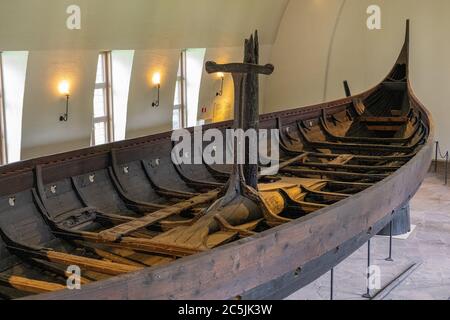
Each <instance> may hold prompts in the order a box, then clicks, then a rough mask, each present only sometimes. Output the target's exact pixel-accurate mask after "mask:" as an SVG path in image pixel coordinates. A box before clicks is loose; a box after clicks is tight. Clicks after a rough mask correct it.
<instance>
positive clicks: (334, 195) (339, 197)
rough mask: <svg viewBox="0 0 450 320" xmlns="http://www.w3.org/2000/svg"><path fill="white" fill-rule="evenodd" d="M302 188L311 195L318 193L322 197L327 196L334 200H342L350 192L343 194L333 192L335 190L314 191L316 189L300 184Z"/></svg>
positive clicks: (348, 195)
mask: <svg viewBox="0 0 450 320" xmlns="http://www.w3.org/2000/svg"><path fill="white" fill-rule="evenodd" d="M302 189H303V190H304V191H306V192H308V193H309V194H312V195H318V196H321V197H324V198H328V199H329V200H335V201H340V200H344V199H347V198H348V197H350V196H351V195H350V194H343V193H335V192H324V191H316V190H312V189H310V188H308V187H305V186H302Z"/></svg>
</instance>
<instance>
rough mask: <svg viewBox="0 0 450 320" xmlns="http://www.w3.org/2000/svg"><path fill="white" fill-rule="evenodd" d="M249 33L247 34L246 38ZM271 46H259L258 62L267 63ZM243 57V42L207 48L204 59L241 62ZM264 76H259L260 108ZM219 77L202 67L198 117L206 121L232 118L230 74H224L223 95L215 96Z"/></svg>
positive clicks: (262, 97) (232, 102) (262, 102)
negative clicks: (223, 46)
mask: <svg viewBox="0 0 450 320" xmlns="http://www.w3.org/2000/svg"><path fill="white" fill-rule="evenodd" d="M249 36H250V34H249V35H248V36H247V38H248V37H249ZM271 50H272V46H271V45H263V46H261V47H260V63H261V64H266V63H269V62H270V61H269V57H270V54H271ZM243 59H244V49H243V42H242V46H240V47H228V48H208V49H207V50H206V55H205V61H215V62H217V63H220V64H222V63H230V62H242V61H243ZM266 79H267V77H266V76H260V109H261V111H262V110H263V109H262V107H263V105H264V97H265V96H264V94H263V92H264V86H265V83H266ZM220 83H221V80H220V78H218V77H217V75H215V74H208V73H207V72H206V70H204V69H203V75H202V83H201V87H200V97H199V110H198V118H199V119H204V120H207V122H210V121H213V122H219V121H225V120H230V119H232V118H233V106H234V105H233V104H234V99H233V97H234V88H233V80H232V77H231V75H225V81H224V86H223V95H222V96H216V93H217V92H218V91H219V90H220ZM203 107H205V108H206V112H205V113H202V108H203Z"/></svg>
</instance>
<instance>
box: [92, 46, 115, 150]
mask: <svg viewBox="0 0 450 320" xmlns="http://www.w3.org/2000/svg"><path fill="white" fill-rule="evenodd" d="M98 57H99V58H100V57H101V63H102V64H101V67H102V69H103V82H101V83H97V78H96V80H95V87H94V97H95V91H96V90H98V89H101V90H102V93H103V103H104V110H105V115H104V116H101V117H96V116H95V105H93V114H92V133H91V145H92V146H97V145H100V143H97V141H95V125H96V124H98V123H104V124H105V144H106V143H110V142H113V141H114V122H113V119H114V103H113V92H112V86H113V84H112V81H113V79H112V63H111V62H112V61H111V51H102V52H100V53H99V55H98ZM98 68H99V64H98V63H97V72H96V76H97V73H98Z"/></svg>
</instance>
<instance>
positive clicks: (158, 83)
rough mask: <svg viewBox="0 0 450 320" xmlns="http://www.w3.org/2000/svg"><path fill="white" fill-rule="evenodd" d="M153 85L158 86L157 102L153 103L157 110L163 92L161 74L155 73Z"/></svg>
mask: <svg viewBox="0 0 450 320" xmlns="http://www.w3.org/2000/svg"><path fill="white" fill-rule="evenodd" d="M152 82H153V85H155V86H156V90H157V98H156V101H153V102H152V107H153V108H157V107H159V98H160V90H161V74H160V73H159V72H157V73H155V74H154V75H153V77H152Z"/></svg>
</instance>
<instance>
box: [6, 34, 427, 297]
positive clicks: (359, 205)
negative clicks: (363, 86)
mask: <svg viewBox="0 0 450 320" xmlns="http://www.w3.org/2000/svg"><path fill="white" fill-rule="evenodd" d="M408 27H409V25H408ZM408 48H409V28H408V29H407V35H406V41H405V44H404V46H403V49H402V51H401V54H400V56H399V58H398V60H397V62H396V63H395V66H394V68H393V69H392V71H391V72H390V73H389V75H388V76H387V77H386V78H385V79H384V80H383V81H382V82H381V83H380V84H379V85H377V86H376V87H374V88H372V89H370V90H368V91H367V92H364V93H362V94H359V95H356V96H351V94H350V90H349V88H348V86H346V91H347V97H346V98H344V99H341V100H338V101H334V102H329V103H322V104H320V105H316V106H312V107H306V108H299V109H295V110H288V111H284V112H278V113H273V114H266V115H263V116H261V117H260V116H259V115H258V112H257V110H258V108H257V107H258V101H257V97H258V75H259V74H265V75H269V74H270V73H272V71H273V70H274V67H273V66H271V65H265V66H261V65H258V60H259V59H258V39H257V35H255V37H253V36H252V37H251V38H250V39H249V40H247V41H246V45H245V61H244V63H243V64H228V65H218V64H215V63H212V62H209V63H207V64H206V69H207V71H208V72H211V73H212V72H230V73H232V75H233V80H234V83H235V96H236V98H235V100H236V101H235V118H234V121H232V122H231V121H230V122H224V123H218V124H212V125H208V126H205V129H210V128H215V129H219V130H222V131H223V130H226V129H228V128H230V127H232V126H234V127H235V128H243V129H249V128H262V129H274V128H277V129H279V133H280V139H279V140H280V157H281V161H280V165H279V168H280V169H279V172H278V174H276V175H273V176H262V175H260V174H259V172H260V169H261V168H260V167H258V165H237V164H235V165H231V166H230V165H217V164H213V165H207V164H201V165H200V164H195V165H184V164H183V165H177V164H174V162H173V161H172V159H171V152H172V148H173V143H172V141H171V133H170V132H167V133H162V134H157V135H152V136H148V137H143V138H138V139H134V140H127V141H122V142H117V143H113V144H108V145H104V146H99V147H92V148H87V149H83V150H77V151H72V152H68V153H64V154H58V155H52V156H47V157H43V158H39V159H33V160H28V161H23V162H20V163H16V164H10V165H7V166H4V167H2V168H0V234H1V238H0V297H1V298H3V299H15V298H27V299H269V298H283V297H286V296H287V295H289V294H290V293H292V292H295V291H296V290H298V289H299V288H301V287H303V286H305V285H307V284H308V283H310V282H312V281H313V280H315V279H317V278H318V277H319V276H321V275H323V274H324V273H326V272H327V271H328V270H330V269H331V268H332V267H334V266H336V265H337V264H339V263H340V262H341V261H342V260H343V259H345V258H346V257H348V256H349V255H350V254H352V253H353V252H354V251H356V250H357V249H358V248H360V247H361V246H362V245H363V244H365V243H366V241H367V240H368V239H370V238H371V237H373V236H375V235H376V234H377V233H378V232H379V231H380V230H381V229H383V228H384V227H385V226H386V225H387V224H389V223H390V221H391V220H392V219H393V217H394V216H395V213H396V212H397V210H399V209H400V208H402V207H404V206H405V204H407V203H408V202H409V200H410V199H411V197H413V195H414V194H415V193H416V191H417V190H418V188H419V186H420V185H421V183H422V181H423V180H424V178H425V175H426V173H427V170H428V168H429V166H430V162H431V157H432V147H433V130H434V129H433V123H432V120H431V117H430V114H429V113H428V111H427V110H426V109H425V108H424V107H423V106H422V104H421V103H420V102H419V100H418V99H417V98H416V96H415V95H414V93H413V91H412V88H411V85H410V82H409V76H408V75H409V64H408V55H409V49H408ZM299 89H301V88H299ZM69 266H77V267H78V268H79V269H80V271H81V274H80V278H79V281H80V283H81V289H79V290H77V289H75V290H69V289H67V288H66V284H67V279H68V277H69V280H70V277H71V276H72V274H70V272H69V271H68V270H70V269H68V267H69Z"/></svg>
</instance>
